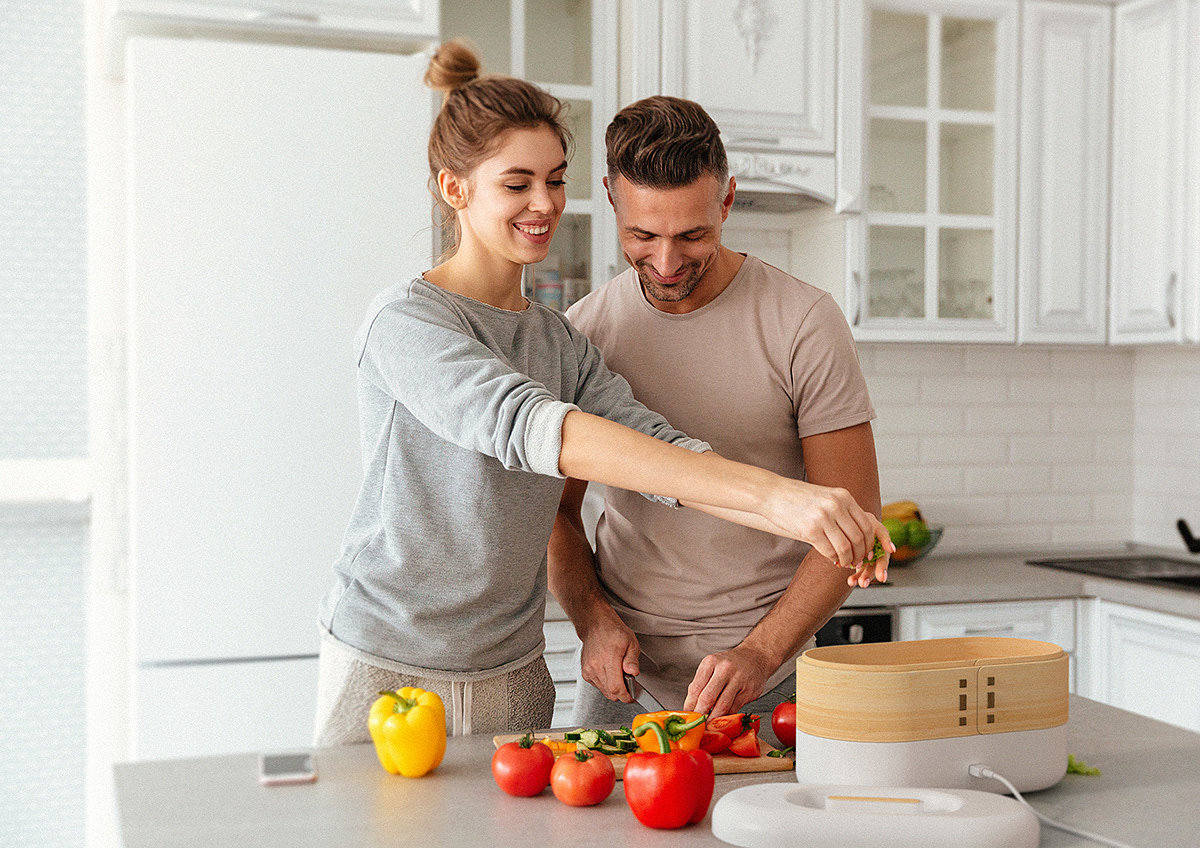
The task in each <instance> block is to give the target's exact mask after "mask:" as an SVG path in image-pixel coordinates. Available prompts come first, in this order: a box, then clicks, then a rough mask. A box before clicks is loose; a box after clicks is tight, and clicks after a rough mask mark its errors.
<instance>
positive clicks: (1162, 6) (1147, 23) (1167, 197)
mask: <svg viewBox="0 0 1200 848" xmlns="http://www.w3.org/2000/svg"><path fill="white" fill-rule="evenodd" d="M1186 23H1187V0H1136V1H1135V2H1130V3H1124V4H1121V5H1118V6H1117V9H1116V21H1115V38H1114V43H1115V45H1116V49H1115V55H1114V57H1113V80H1114V84H1113V166H1112V236H1111V241H1110V250H1111V254H1110V255H1111V269H1112V271H1111V273H1112V279H1111V287H1110V313H1109V338H1110V339H1111V340H1112V341H1113V342H1115V343H1133V344H1140V343H1146V342H1179V341H1182V339H1183V330H1182V321H1181V315H1180V310H1181V303H1182V288H1181V283H1182V280H1181V272H1182V249H1183V248H1182V241H1183V216H1184V210H1183V190H1182V183H1183V180H1182V179H1181V178H1180V177H1181V175H1182V174H1183V173H1184V170H1183V169H1184V159H1183V147H1184V140H1185V139H1184V112H1183V107H1184V99H1183V95H1184V87H1183V81H1184V76H1185V74H1184V72H1185V70H1186V68H1187V63H1188V57H1187V50H1186V38H1185V37H1186V34H1187V31H1186Z"/></svg>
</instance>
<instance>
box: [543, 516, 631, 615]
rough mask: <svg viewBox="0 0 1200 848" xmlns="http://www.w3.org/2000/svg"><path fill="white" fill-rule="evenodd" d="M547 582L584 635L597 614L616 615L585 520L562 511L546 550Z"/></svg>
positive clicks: (551, 591) (557, 518)
mask: <svg viewBox="0 0 1200 848" xmlns="http://www.w3.org/2000/svg"><path fill="white" fill-rule="evenodd" d="M546 566H547V573H546V578H547V584H548V587H549V589H550V594H552V595H554V597H555V599H556V600H557V601H558V603H559V605H560V606H562V608H563V611H564V612H566V614H567V617H568V618H570V619H571V622H572V624H574V625H575V631H576V633H578V634H579V636H580V638H583V636H584V634H585V633H586V631H587V628H588V625H589V622H590V621H592V619H593V618H594V617H595V616H597V615H605V614H612V615H616V612H615V611H614V610H613V608H612V606H611V605H610V604H609V603H608V601H607V599H605V597H604V593H603V591H602V590H601V589H600V579H599V578H598V577H597V576H596V562H595V558H594V556H593V554H592V547H591V545H590V544H588V540H587V534H586V533H585V532H584V529H583V523H582V522H581V521H578V520H577V519H576V518H575V517H573V516H570V515H568V514H566V511H565V510H560V511H559V513H558V515H557V516H556V517H555V519H554V530H553V532H552V533H551V534H550V544H549V546H548V548H547V550H546Z"/></svg>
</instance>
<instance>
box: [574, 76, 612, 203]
mask: <svg viewBox="0 0 1200 848" xmlns="http://www.w3.org/2000/svg"><path fill="white" fill-rule="evenodd" d="M567 105H568V107H569V108H568V110H567V126H569V127H570V128H571V132H572V133H574V134H575V155H574V156H572V157H571V161H570V163H569V164H568V165H567V197H569V198H571V199H574V200H587V199H588V198H589V197H591V196H592V104H591V103H589V102H588V101H586V100H568V101H567ZM601 196H603V195H601ZM605 211H607V210H605Z"/></svg>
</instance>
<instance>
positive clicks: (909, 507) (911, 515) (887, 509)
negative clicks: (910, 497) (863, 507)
mask: <svg viewBox="0 0 1200 848" xmlns="http://www.w3.org/2000/svg"><path fill="white" fill-rule="evenodd" d="M881 517H882V518H895V519H898V520H900V521H912V520H913V519H916V520H918V521H924V520H925V519H924V518H922V517H921V510H920V508H919V507H918V506H917V503H916V501H892V502H891V503H889V504H884V505H883V514H882V515H881Z"/></svg>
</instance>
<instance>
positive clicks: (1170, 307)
mask: <svg viewBox="0 0 1200 848" xmlns="http://www.w3.org/2000/svg"><path fill="white" fill-rule="evenodd" d="M1178 284H1179V274H1178V272H1176V271H1172V272H1171V276H1170V277H1169V278H1168V279H1167V326H1168V327H1170V328H1171V329H1172V330H1174V329H1175V288H1176V286H1177V285H1178Z"/></svg>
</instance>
